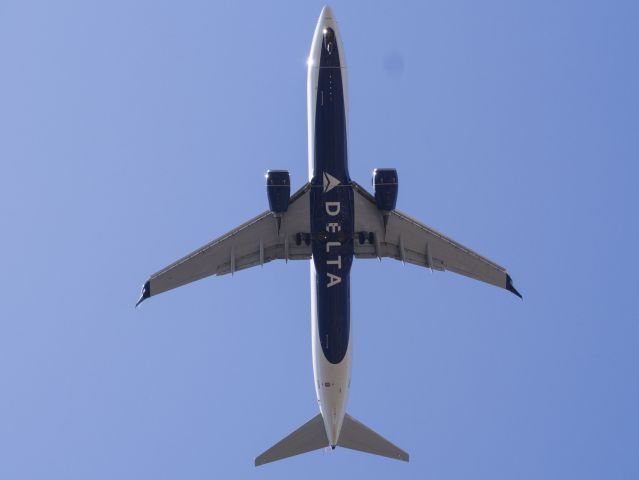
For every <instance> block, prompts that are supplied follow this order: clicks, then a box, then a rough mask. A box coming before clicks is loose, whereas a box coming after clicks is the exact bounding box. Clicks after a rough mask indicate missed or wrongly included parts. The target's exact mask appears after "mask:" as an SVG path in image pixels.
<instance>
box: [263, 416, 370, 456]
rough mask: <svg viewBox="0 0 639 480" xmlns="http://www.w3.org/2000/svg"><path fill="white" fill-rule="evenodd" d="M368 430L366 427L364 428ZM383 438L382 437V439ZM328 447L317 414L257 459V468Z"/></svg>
mask: <svg viewBox="0 0 639 480" xmlns="http://www.w3.org/2000/svg"><path fill="white" fill-rule="evenodd" d="M364 428H366V427H364ZM380 438H381V437H380ZM327 446H328V438H327V437H326V429H325V428H324V420H323V419H322V415H321V414H317V415H316V416H315V417H313V418H312V419H311V420H309V421H308V422H306V423H305V424H304V425H302V426H301V427H300V428H298V429H297V430H295V431H294V432H293V433H291V434H290V435H289V436H288V437H286V438H284V439H282V440H280V441H279V442H277V443H276V444H275V445H273V446H272V447H271V448H269V449H268V450H267V451H266V452H264V453H263V454H261V455H260V456H258V457H257V458H256V459H255V466H256V467H257V466H259V465H264V464H265V463H269V462H274V461H276V460H282V459H283V458H288V457H292V456H294V455H299V454H300V453H306V452H311V451H313V450H318V449H320V448H324V447H327Z"/></svg>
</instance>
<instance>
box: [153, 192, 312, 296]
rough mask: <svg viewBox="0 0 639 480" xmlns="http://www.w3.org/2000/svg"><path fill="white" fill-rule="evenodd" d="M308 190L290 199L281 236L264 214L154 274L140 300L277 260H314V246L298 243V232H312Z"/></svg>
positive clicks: (272, 222) (271, 220)
mask: <svg viewBox="0 0 639 480" xmlns="http://www.w3.org/2000/svg"><path fill="white" fill-rule="evenodd" d="M309 191H310V185H309V184H306V185H305V186H304V187H302V188H301V189H300V190H298V191H297V192H296V193H295V194H294V195H293V196H292V197H291V202H290V204H289V208H288V211H287V212H286V213H285V214H283V216H282V221H281V227H280V231H279V234H278V231H277V220H276V218H275V216H274V215H273V214H272V213H271V212H270V211H267V212H264V213H262V214H260V215H258V216H257V217H255V218H253V219H252V220H249V221H248V222H246V223H245V224H243V225H240V226H239V227H237V228H235V229H234V230H231V231H230V232H228V233H227V234H225V235H223V236H221V237H220V238H218V239H216V240H213V241H212V242H210V243H207V244H206V245H204V246H203V247H201V248H198V249H197V250H195V251H194V252H192V253H190V254H188V255H186V256H185V257H183V258H181V259H180V260H177V261H176V262H174V263H172V264H171V265H169V266H168V267H166V268H164V269H162V270H160V271H159V272H157V273H155V274H153V275H151V277H150V279H149V281H148V282H147V283H146V284H145V286H144V289H143V292H142V298H141V300H143V299H144V298H148V297H150V296H153V295H157V294H158V293H162V292H165V291H167V290H171V289H173V288H177V287H180V286H182V285H186V284H187V283H191V282H194V281H196V280H200V279H202V278H205V277H208V276H210V275H224V274H227V273H234V272H237V271H239V270H243V269H245V268H249V267H253V266H255V265H260V264H263V263H267V262H270V261H272V260H275V259H287V260H302V259H309V258H311V247H310V246H307V245H305V244H304V243H303V242H302V244H301V245H299V246H298V245H296V241H295V237H296V234H297V233H305V232H310V204H309Z"/></svg>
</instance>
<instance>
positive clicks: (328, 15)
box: [320, 5, 335, 20]
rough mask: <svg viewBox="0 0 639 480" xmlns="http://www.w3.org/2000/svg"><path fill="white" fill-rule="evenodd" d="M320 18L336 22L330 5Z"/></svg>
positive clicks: (325, 7)
mask: <svg viewBox="0 0 639 480" xmlns="http://www.w3.org/2000/svg"><path fill="white" fill-rule="evenodd" d="M320 18H321V19H322V20H329V19H330V20H335V17H333V10H331V7H329V6H328V5H325V6H324V8H322V13H321V14H320Z"/></svg>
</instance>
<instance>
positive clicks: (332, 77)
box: [307, 7, 355, 446]
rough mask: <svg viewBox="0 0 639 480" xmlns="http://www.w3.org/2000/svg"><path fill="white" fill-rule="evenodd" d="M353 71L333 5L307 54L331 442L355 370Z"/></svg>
mask: <svg viewBox="0 0 639 480" xmlns="http://www.w3.org/2000/svg"><path fill="white" fill-rule="evenodd" d="M346 93H347V79H346V64H345V61H344V53H343V49H342V42H341V39H340V36H339V32H338V30H337V24H336V22H335V20H334V19H333V14H332V12H331V10H330V8H329V7H324V9H323V10H322V14H321V15H320V18H319V21H318V23H317V27H316V28H315V34H314V36H313V43H312V45H311V53H310V55H309V59H308V83H307V107H308V145H309V148H308V156H309V180H310V183H311V186H312V188H311V194H310V212H311V243H312V250H313V258H312V260H311V266H310V270H311V319H312V320H311V333H312V345H313V373H314V377H315V389H316V392H317V400H318V403H319V407H320V411H321V413H322V417H323V418H324V425H325V427H326V434H327V437H328V439H329V443H330V445H331V446H335V445H336V444H337V440H338V438H339V433H340V430H341V426H342V422H343V419H344V414H345V411H346V401H347V398H348V389H349V385H350V375H351V349H352V346H351V343H352V339H351V335H350V269H351V264H352V262H353V230H354V218H355V217H354V211H353V209H354V202H353V189H352V186H351V180H350V177H349V174H348V161H347V160H348V155H347V97H346Z"/></svg>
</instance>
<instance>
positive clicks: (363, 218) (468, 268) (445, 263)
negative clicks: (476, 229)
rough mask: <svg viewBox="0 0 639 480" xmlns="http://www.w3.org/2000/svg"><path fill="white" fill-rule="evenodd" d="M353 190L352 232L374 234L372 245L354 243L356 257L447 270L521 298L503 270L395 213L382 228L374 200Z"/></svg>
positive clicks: (404, 215)
mask: <svg viewBox="0 0 639 480" xmlns="http://www.w3.org/2000/svg"><path fill="white" fill-rule="evenodd" d="M353 190H354V192H355V231H356V232H372V233H373V234H374V237H373V238H374V241H373V242H372V243H371V242H364V243H360V242H357V241H356V242H355V256H356V257H357V258H382V257H389V258H394V259H396V260H401V261H403V262H405V263H406V262H408V263H412V264H414V265H419V266H422V267H427V268H430V269H432V270H440V271H445V270H450V271H451V272H455V273H458V274H460V275H465V276H467V277H470V278H474V279H476V280H480V281H482V282H486V283H490V284H491V285H495V286H497V287H501V288H505V289H506V290H508V291H510V292H512V293H514V294H515V295H517V296H518V297H519V298H523V297H522V296H521V294H520V293H519V292H518V291H517V289H515V287H514V286H513V283H512V279H511V278H510V275H508V272H507V271H506V269H505V268H504V267H502V266H500V265H498V264H497V263H495V262H493V261H491V260H489V259H487V258H485V257H483V256H481V255H479V254H478V253H476V252H474V251H472V250H471V249H469V248H467V247H465V246H463V245H461V244H460V243H458V242H456V241H455V240H453V239H451V238H448V237H446V236H445V235H443V234H441V233H439V232H438V231H436V230H434V229H432V228H430V227H428V226H426V225H424V224H422V223H420V222H418V221H417V220H415V219H413V218H411V217H409V216H408V215H406V214H405V213H402V212H400V211H398V210H394V211H392V212H390V215H389V217H388V220H387V224H386V226H384V220H383V216H382V213H381V212H380V211H379V210H378V209H377V206H376V204H375V198H374V197H373V196H372V195H371V194H370V193H368V192H367V191H366V190H365V189H364V188H362V187H361V186H360V185H358V184H356V183H353Z"/></svg>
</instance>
